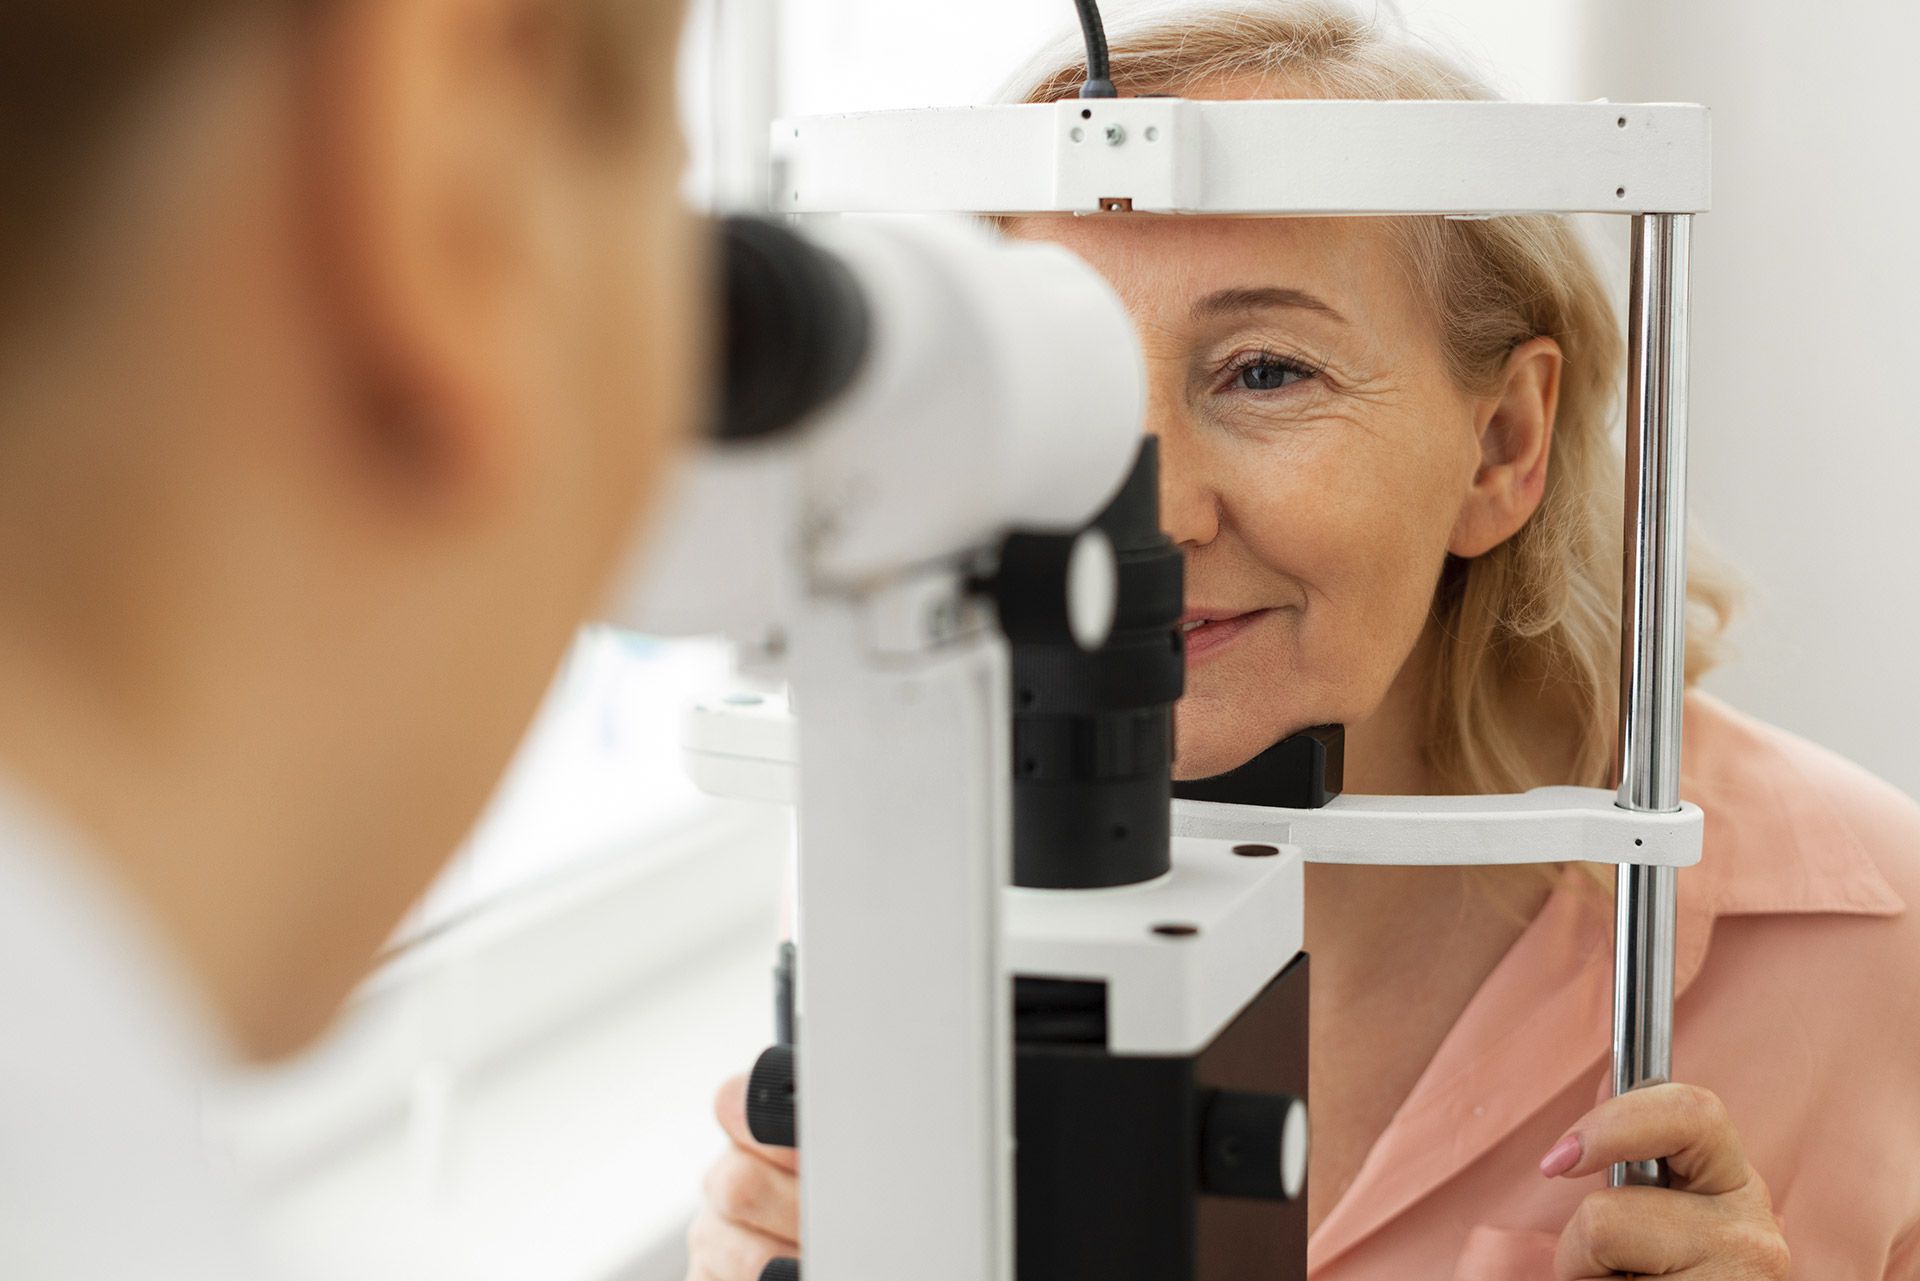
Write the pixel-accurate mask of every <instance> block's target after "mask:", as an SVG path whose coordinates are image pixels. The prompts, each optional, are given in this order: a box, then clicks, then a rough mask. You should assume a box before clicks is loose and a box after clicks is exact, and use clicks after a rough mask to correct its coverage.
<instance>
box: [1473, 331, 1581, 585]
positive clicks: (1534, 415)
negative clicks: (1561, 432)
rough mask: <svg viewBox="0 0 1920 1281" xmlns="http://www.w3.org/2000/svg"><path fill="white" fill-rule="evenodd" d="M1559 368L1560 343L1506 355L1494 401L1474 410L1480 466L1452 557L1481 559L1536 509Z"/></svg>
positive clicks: (1538, 343) (1527, 345)
mask: <svg viewBox="0 0 1920 1281" xmlns="http://www.w3.org/2000/svg"><path fill="white" fill-rule="evenodd" d="M1564 363H1565V357H1564V356H1563V355H1562V354H1561V351H1560V344H1559V343H1557V342H1555V341H1554V340H1553V339H1551V338H1531V339H1528V340H1527V341H1526V342H1523V343H1521V344H1520V345H1519V346H1518V347H1515V348H1514V349H1513V351H1512V352H1511V353H1509V354H1508V356H1507V363H1506V366H1505V368H1504V369H1503V370H1502V371H1501V376H1500V382H1499V384H1498V386H1497V387H1496V388H1495V390H1494V392H1493V394H1492V395H1490V396H1487V397H1485V398H1484V399H1482V400H1480V401H1478V402H1476V404H1475V418H1476V423H1477V425H1478V428H1479V437H1480V466H1479V468H1478V469H1477V470H1476V471H1475V472H1474V475H1473V484H1472V487H1471V488H1470V489H1469V490H1468V491H1467V497H1466V502H1465V503H1464V504H1462V506H1461V508H1460V515H1459V518H1458V519H1457V520H1456V521H1455V522H1454V526H1453V533H1452V535H1451V537H1450V538H1449V539H1448V541H1447V550H1448V551H1449V552H1451V553H1453V554H1454V555H1455V556H1459V557H1462V558H1463V559H1472V558H1473V557H1475V556H1482V555H1485V554H1486V553H1487V552H1490V551H1492V550H1493V549H1494V548H1495V547H1498V546H1499V545H1500V544H1501V543H1504V542H1505V541H1507V539H1509V538H1512V537H1513V536H1514V535H1515V534H1517V533H1519V532H1520V527H1521V526H1523V525H1525V524H1526V523H1527V521H1528V520H1529V519H1531V518H1532V516H1533V513H1534V512H1535V511H1536V510H1537V509H1538V508H1539V506H1540V500H1541V498H1542V496H1543V495H1544V494H1545V493H1546V487H1547V458H1548V455H1549V454H1550V453H1551V452H1552V447H1553V419H1554V414H1555V412H1556V410H1557V409H1558V408H1559V403H1560V373H1561V368H1562V366H1563V365H1564Z"/></svg>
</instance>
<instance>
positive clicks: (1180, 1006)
mask: <svg viewBox="0 0 1920 1281" xmlns="http://www.w3.org/2000/svg"><path fill="white" fill-rule="evenodd" d="M1234 844H1235V843H1234V842H1231V841H1203V840H1176V841H1175V842H1174V843H1173V870H1172V871H1170V872H1169V873H1167V875H1165V876H1162V877H1160V878H1158V879H1157V880H1153V881H1149V882H1147V883H1145V884H1142V885H1123V886H1119V887H1117V888H1114V889H1107V890H1023V889H1010V890H1008V891H1007V892H1006V910H1005V913H1004V915H1003V918H1002V919H1003V922H1004V928H1005V931H1006V948H1007V953H1006V955H1007V965H1008V968H1009V969H1010V970H1012V971H1013V973H1015V974H1023V975H1031V976H1035V977H1041V978H1060V979H1094V980H1103V981H1104V982H1105V983H1106V984H1107V1029H1108V1035H1107V1045H1108V1048H1109V1049H1111V1050H1112V1051H1113V1052H1114V1053H1116V1054H1193V1053H1196V1052H1198V1051H1199V1050H1200V1049H1201V1048H1203V1047H1205V1046H1206V1045H1208V1044H1210V1043H1211V1042H1212V1041H1213V1039H1214V1038H1215V1037H1216V1036H1218V1035H1219V1034H1220V1032H1221V1030H1222V1029H1223V1028H1225V1027H1226V1026H1227V1024H1228V1023H1230V1022H1232V1021H1233V1019H1234V1017H1235V1016H1236V1015H1238V1014H1239V1013H1240V1011H1241V1010H1243V1009H1245V1008H1246V1006H1247V1003H1248V1002H1249V1001H1251V1000H1253V998H1254V997H1256V996H1258V995H1259V994H1260V992H1261V990H1262V989H1263V988H1264V987H1265V986H1266V984H1267V983H1268V981H1270V980H1271V979H1272V978H1273V977H1274V975H1276V974H1278V973H1279V972H1280V971H1281V970H1282V969H1283V968H1285V967H1286V965H1287V963H1288V962H1289V961H1291V960H1292V959H1293V958H1294V956H1296V955H1297V954H1298V953H1299V951H1300V949H1301V946H1302V945H1303V942H1304V938H1305V928H1306V927H1305V916H1304V910H1305V909H1304V904H1305V897H1304V894H1305V889H1306V881H1305V877H1304V875H1303V873H1302V871H1301V869H1302V867H1303V866H1304V865H1305V860H1304V859H1303V858H1302V857H1301V854H1300V851H1299V850H1298V849H1294V848H1291V847H1287V848H1282V849H1280V850H1279V851H1278V852H1277V853H1276V854H1273V855H1271V856H1268V857H1262V858H1248V857H1244V856H1242V855H1238V854H1235V853H1234V852H1233V847H1234ZM1169 927H1170V928H1172V929H1175V930H1178V931H1180V932H1177V933H1169V932H1161V931H1162V930H1163V929H1166V928H1169ZM1187 930H1191V931H1192V932H1191V933H1187V932H1185V931H1187Z"/></svg>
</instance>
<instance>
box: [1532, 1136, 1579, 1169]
mask: <svg viewBox="0 0 1920 1281" xmlns="http://www.w3.org/2000/svg"><path fill="white" fill-rule="evenodd" d="M1579 1160H1580V1136H1579V1135H1577V1134H1569V1135H1568V1136H1567V1137H1566V1138H1564V1139H1562V1140H1560V1141H1559V1142H1558V1143H1556V1144H1554V1145H1553V1150H1552V1151H1551V1152H1548V1153H1547V1154H1546V1155H1545V1156H1543V1157H1541V1158H1540V1173H1541V1174H1542V1175H1544V1176H1545V1177H1547V1178H1549V1179H1557V1178H1559V1177H1560V1176H1561V1175H1563V1174H1565V1173H1566V1172H1567V1171H1568V1170H1571V1169H1572V1168H1573V1167H1574V1165H1575V1164H1577V1163H1578V1162H1579Z"/></svg>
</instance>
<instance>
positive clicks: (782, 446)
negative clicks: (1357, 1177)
mask: <svg viewBox="0 0 1920 1281" xmlns="http://www.w3.org/2000/svg"><path fill="white" fill-rule="evenodd" d="M1091 7H1092V6H1091V5H1090V4H1083V5H1082V9H1083V17H1085V16H1087V15H1086V11H1087V10H1090V9H1091ZM1097 35H1098V27H1097V15H1093V22H1092V24H1091V25H1090V27H1089V36H1090V39H1089V50H1090V60H1089V74H1088V81H1089V83H1088V87H1087V89H1086V90H1085V91H1084V92H1085V93H1086V94H1087V95H1088V96H1083V97H1080V98H1076V99H1071V100H1067V101H1062V102H1055V103H1049V104H1042V105H1020V106H988V107H971V108H961V109H931V110H910V111H887V112H874V113H862V114H854V115H838V116H828V117H818V118H808V119H790V120H782V121H779V122H777V123H776V124H775V125H774V126H773V128H772V131H771V138H772V148H773V149H772V164H771V166H770V170H769V177H768V179H767V185H766V191H767V200H766V203H767V204H768V205H770V210H768V211H765V212H764V213H763V215H762V216H761V217H757V218H745V217H735V218H729V219H727V220H725V221H724V222H723V224H722V228H723V230H722V238H723V243H724V250H725V252H724V260H725V275H726V280H725V305H724V310H725V316H726V338H725V351H724V359H725V368H726V370H727V378H726V380H725V383H726V385H725V387H724V389H723V391H722V396H721V404H720V405H719V407H718V409H717V413H716V423H715V426H714V429H713V432H712V438H711V439H710V440H709V441H708V442H707V444H706V445H705V446H704V447H703V449H702V452H701V456H700V457H699V459H698V460H697V462H696V463H695V464H694V465H693V466H692V467H691V468H690V469H689V474H688V475H686V476H685V477H684V478H683V484H682V487H681V491H680V493H679V495H678V496H677V499H676V501H677V503H678V510H677V511H676V512H673V513H670V515H669V517H668V518H667V519H666V520H665V521H664V522H663V525H662V530H663V541H662V542H661V544H660V545H659V546H657V547H656V548H655V550H654V553H653V554H652V555H651V556H650V557H649V559H648V561H647V562H646V563H645V564H644V565H643V566H641V567H639V568H638V569H637V570H636V573H635V575H634V584H635V585H634V587H633V589H632V590H631V591H630V592H629V593H628V595H627V598H626V599H625V600H624V601H623V602H622V603H621V605H620V606H619V608H618V609H617V610H616V611H615V613H614V619H615V621H618V622H621V623H625V624H627V625H631V626H636V627H639V628H641V629H643V630H648V631H652V632H656V633H669V634H710V633H724V634H725V635H727V636H728V637H729V638H731V639H732V640H733V641H734V642H735V643H736V645H737V648H738V656H739V666H740V669H741V672H742V674H743V677H745V678H747V679H749V680H751V681H752V682H755V687H754V689H749V690H743V691H741V692H736V693H732V694H728V695H725V696H721V697H717V698H714V699H712V700H709V701H706V702H703V703H701V704H700V705H698V706H697V707H695V708H694V709H693V710H692V711H691V712H690V714H689V718H688V722H687V726H686V729H685V747H686V752H687V759H688V762H689V767H690V769H691V770H692V772H693V773H694V776H695V778H696V780H697V781H698V782H700V784H701V785H702V786H703V787H705V788H707V789H708V790H710V791H713V792H716V793H720V794H726V795H734V796H744V797H752V798H757V799H760V800H765V801H778V802H790V803H792V804H794V805H795V806H796V807H797V839H798V854H797V864H798V872H797V920H796V924H797V929H796V942H797V952H796V951H794V950H792V949H789V950H788V952H787V957H788V958H789V960H790V962H791V963H790V964H789V965H786V966H783V983H784V984H785V986H786V989H787V991H788V994H789V995H788V997H787V999H786V1001H785V1002H783V1004H784V1005H785V1007H786V1014H785V1017H783V1018H782V1019H781V1024H782V1027H781V1039H782V1040H783V1041H784V1042H788V1043H787V1044H782V1045H779V1046H776V1047H775V1048H774V1049H772V1050H770V1051H769V1052H768V1053H767V1054H766V1055H764V1056H763V1057H762V1059H761V1061H760V1063H759V1064H758V1065H757V1067H756V1070H755V1074H754V1077H753V1081H752V1084H751V1086H750V1089H749V1114H750V1120H751V1122H752V1124H753V1127H754V1130H755V1133H756V1134H757V1135H758V1136H759V1137H760V1138H762V1139H763V1140H764V1141H771V1142H779V1143H789V1144H795V1145H797V1146H798V1149H799V1154H800V1165H801V1172H802V1184H803V1187H804V1189H805V1193H804V1199H803V1211H802V1212H803V1216H804V1218H803V1238H804V1241H805V1258H804V1260H780V1261H777V1262H776V1263H775V1264H773V1265H772V1266H771V1267H770V1268H769V1269H768V1273H767V1277H768V1281H776V1279H777V1278H781V1277H787V1278H793V1277H798V1276H799V1275H800V1273H801V1270H802V1269H804V1272H805V1275H806V1277H807V1278H808V1281H909V1279H910V1281H1014V1279H1015V1278H1018V1281H1059V1279H1061V1278H1068V1277H1083V1276H1098V1277H1102V1278H1107V1279H1108V1281H1126V1279H1129V1278H1137V1279H1138V1281H1181V1279H1185V1278H1192V1279H1196V1281H1223V1279H1225V1278H1228V1277H1235V1276H1241V1275H1248V1274H1249V1273H1248V1272H1247V1268H1248V1265H1249V1263H1250V1262H1251V1261H1253V1260H1259V1261H1260V1270H1259V1275H1262V1276H1274V1277H1304V1276H1305V1272H1306V1264H1305V1259H1306V1190H1305V1184H1306V1169H1307V1153H1308V1142H1309V1139H1308V1131H1309V1127H1310V1121H1311V1105H1310V1098H1309V1088H1308V1086H1309V1083H1308V1080H1307V1071H1306V1064H1307V1055H1306V1047H1307V1034H1308V1023H1307V1013H1308V1010H1307V965H1308V960H1307V957H1306V956H1305V955H1304V954H1303V953H1302V950H1301V942H1302V928H1303V927H1302V921H1303V915H1302V892H1303V876H1302V868H1303V865H1304V863H1306V862H1308V861H1314V860H1320V861H1332V862H1343V863H1380V864H1412V863H1433V864H1475V863H1508V862H1535V861H1539V862H1560V861H1575V860H1588V861H1594V862H1602V863H1613V864H1617V865H1618V867H1619V873H1618V882H1617V886H1618V888H1617V891H1616V930H1615V942H1614V947H1615V955H1614V1015H1613V1088H1614V1089H1615V1091H1616V1092H1621V1091H1625V1090H1629V1089H1632V1088H1635V1087H1636V1086H1639V1085H1642V1084H1645V1083H1649V1082H1656V1081H1661V1080H1665V1079H1667V1077H1668V1073H1669V1071H1670V1051H1671V1037H1672V1018H1673V951H1674V921H1675V916H1674V905H1675V878H1676V876H1677V871H1678V869H1679V868H1682V867H1685V866H1687V865H1690V864H1693V863H1695V862H1697V861H1698V860H1699V857H1700V850H1701V830H1702V816H1701V813H1700V811H1699V810H1698V809H1697V808H1696V807H1694V806H1692V805H1690V804H1687V803H1684V802H1682V801H1681V799H1680V796H1679V765H1680V736H1681V699H1682V694H1683V683H1682V669H1681V660H1682V653H1683V649H1684V639H1685V629H1684V618H1683V609H1684V604H1685V598H1686V597H1685V583H1686V564H1685V552H1686V537H1685V524H1686V438H1687V325H1688V318H1687V261H1688V244H1689V233H1690V227H1691V215H1693V214H1694V213H1697V212H1700V211H1702V210H1705V209H1706V208H1707V206H1708V195H1709V126H1708V115H1707V111H1706V110H1705V109H1704V108H1702V107H1699V106H1691V105H1675V104H1620V103H1606V102H1597V103H1566V104H1561V103H1508V102H1451V101H1449V102H1406V101H1399V102H1373V101H1366V102H1349V101H1311V100H1298V101H1296V100H1286V101H1229V102H1215V101H1190V100H1184V99H1179V98H1116V97H1113V96H1111V93H1112V89H1111V85H1110V83H1107V76H1106V68H1105V57H1104V39H1103V38H1101V39H1097V40H1096V39H1095V38H1093V37H1097ZM1275 154H1284V155H1286V156H1287V158H1288V163H1286V164H1284V165H1278V164H1274V163H1272V160H1271V157H1272V156H1274V155H1275ZM1521 213H1532V214H1575V213H1607V214H1617V215H1621V216H1624V217H1629V218H1631V220H1632V233H1631V269H1630V280H1629V308H1628V313H1629V315H1628V330H1629V333H1628V339H1629V347H1630V355H1629V383H1628V396H1627V432H1626V451H1627V467H1626V485H1627V493H1626V509H1625V510H1626V517H1625V578H1624V596H1623V600H1622V612H1621V677H1622V679H1621V716H1620V730H1619V750H1618V763H1619V778H1620V784H1619V788H1618V790H1617V791H1610V790H1601V789H1591V788H1580V787H1549V788H1542V789H1538V790H1535V791H1532V792H1528V793H1526V794H1524V795H1516V796H1471V797H1371V796H1350V795H1344V794H1341V792H1340V777H1339V775H1340V769H1339V766H1340V743H1341V738H1340V731H1339V729H1338V727H1321V728H1319V729H1315V730H1310V731H1308V732H1306V733H1304V734H1301V735H1296V736H1295V737H1293V738H1290V739H1287V740H1286V741H1284V742H1282V743H1279V744H1276V745H1275V746H1274V747H1273V748H1272V749H1271V750H1269V751H1268V752H1266V753H1264V754H1263V755H1261V756H1259V757H1257V758H1256V759H1255V760H1253V761H1252V762H1249V763H1248V764H1247V765H1245V766H1243V767H1241V768H1240V769H1238V770H1235V771H1233V772H1232V773H1231V774H1228V775H1225V776H1222V777H1220V778H1216V779H1209V780H1200V781H1195V782H1182V783H1180V784H1174V783H1172V782H1171V781H1170V760H1171V729H1172V724H1171V716H1172V708H1173V704H1174V702H1175V701H1176V700H1177V698H1178V697H1179V694H1180V690H1181V683H1182V679H1183V661H1184V660H1183V656H1182V642H1181V639H1180V635H1179V630H1178V625H1177V624H1178V619H1179V616H1180V614H1181V612H1182V605H1181V581H1180V577H1181V561H1180V554H1179V552H1178V551H1177V550H1176V549H1175V548H1174V547H1173V546H1172V544H1171V543H1170V542H1169V541H1168V540H1167V539H1166V537H1165V536H1164V535H1163V534H1162V533H1161V532H1160V528H1159V523H1158V513H1157V496H1156V460H1155V455H1154V450H1153V448H1152V446H1151V444H1150V443H1148V444H1146V445H1145V446H1143V443H1142V415H1143V403H1142V401H1143V392H1142V384H1143V372H1142V364H1141V357H1140V354H1139V350H1138V346H1137V343H1136V340H1135V338H1134V335H1133V331H1132V327H1131V324H1130V322H1129V320H1128V317H1127V314H1126V312H1125V311H1124V310H1123V308H1122V306H1121V304H1120V302H1119V301H1118V299H1117V298H1116V297H1115V296H1114V294H1113V293H1112V291H1111V290H1110V289H1109V288H1108V286H1107V285H1106V284H1105V283H1104V281H1102V280H1101V279H1100V277H1099V276H1097V275H1096V274H1095V273H1094V272H1093V271H1092V270H1091V269H1090V268H1088V267H1086V266H1085V265H1083V264H1081V263H1080V262H1079V261H1078V260H1076V259H1074V258H1073V257H1071V256H1070V255H1069V254H1067V253H1066V252H1065V251H1063V250H1060V249H1058V248H1055V247H1050V246H1040V245H1023V244H1014V243H1007V242H998V241H995V240H994V239H993V238H992V237H991V236H989V235H986V234H985V233H983V232H981V231H980V230H979V229H978V228H974V227H969V226H966V225H964V224H965V220H964V219H958V218H954V217H952V215H956V214H960V215H967V214H972V215H989V214H1007V215H1021V216H1057V217H1094V218H1143V217H1182V216H1222V215H1230V216H1246V217H1288V216H1302V215H1312V216H1334V215H1337V216H1356V217H1358V216H1367V215H1383V214H1422V215H1435V216H1441V217H1456V218H1481V217H1497V216H1500V215H1503V214H1521ZM854 215H858V216H854ZM865 215H913V216H911V217H894V216H889V217H866V216H865ZM925 215H948V216H947V217H945V218H939V217H926V216H925ZM1063 365H1064V366H1067V367H1072V368H1076V369H1079V370H1082V371H1088V373H1087V376H1084V377H1077V378H1074V379H1072V380H1066V379H1061V378H1059V377H1057V376H1056V373H1055V371H1057V370H1058V369H1059V368H1060V367H1062V366H1063ZM775 690H784V691H785V693H776V692H773V691H775ZM756 691H757V692H756ZM789 700H790V701H789ZM796 956H797V961H793V960H792V958H794V957H796ZM1663 1177H1664V1175H1663V1172H1662V1170H1661V1169H1660V1168H1659V1167H1658V1166H1657V1165H1654V1164H1651V1163H1649V1164H1647V1165H1645V1166H1631V1167H1629V1166H1622V1167H1617V1168H1615V1169H1614V1171H1613V1172H1612V1179H1613V1182H1614V1183H1616V1184H1619V1183H1628V1182H1655V1181H1658V1180H1660V1179H1661V1178H1663Z"/></svg>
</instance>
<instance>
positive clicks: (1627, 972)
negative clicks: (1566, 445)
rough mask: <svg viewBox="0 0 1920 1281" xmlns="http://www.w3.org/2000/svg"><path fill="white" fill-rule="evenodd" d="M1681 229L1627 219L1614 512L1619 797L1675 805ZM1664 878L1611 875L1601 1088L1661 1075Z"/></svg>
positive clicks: (1681, 685) (1681, 590) (1668, 940)
mask: <svg viewBox="0 0 1920 1281" xmlns="http://www.w3.org/2000/svg"><path fill="white" fill-rule="evenodd" d="M1691 231H1692V219H1691V217H1690V216H1688V215H1685V214H1641V215H1637V216H1636V217H1635V218H1634V220H1633V262H1632V279H1631V282H1630V285H1629V290H1630V297H1629V304H1628V321H1627V336H1628V366H1627V468H1626V483H1627V505H1626V549H1625V579H1624V582H1623V584H1622V607H1621V616H1620V754H1619V767H1620V799H1619V803H1620V805H1621V806H1622V807H1624V808H1626V809H1630V810H1641V811H1652V812H1665V811H1671V810H1676V809H1678V808H1679V807H1680V732H1681V710H1682V700H1683V698H1684V695H1685V692H1686V680H1685V661H1686V645H1687V631H1686V605H1687V267H1688V263H1687V258H1688V243H1689V238H1690V234H1691ZM1676 888H1677V887H1676V880H1675V869H1673V868H1670V867H1644V866H1638V865H1634V864H1627V865H1623V866H1622V867H1621V868H1620V874H1619V880H1618V882H1617V889H1616V890H1615V900H1614V943H1613V947H1614V962H1613V1091H1614V1093H1615V1094H1616V1095H1617V1094H1624V1093H1626V1092H1627V1091H1628V1090H1631V1089H1634V1088H1636V1087H1638V1086H1642V1085H1650V1084H1656V1083H1659V1082H1662V1081H1666V1080H1669V1079H1670V1078H1671V1075H1672V1071H1673V951H1674V928H1675V913H1674V908H1675V893H1676ZM1665 1177H1666V1175H1665V1169H1664V1166H1663V1165H1662V1163H1660V1162H1657V1161H1644V1162H1635V1163H1631V1164H1621V1165H1616V1166H1614V1167H1613V1169H1612V1171H1611V1172H1610V1175H1609V1182H1610V1183H1611V1184H1612V1185H1613V1186H1615V1187H1619V1186H1622V1185H1625V1184H1659V1183H1663V1182H1664V1181H1665Z"/></svg>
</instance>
